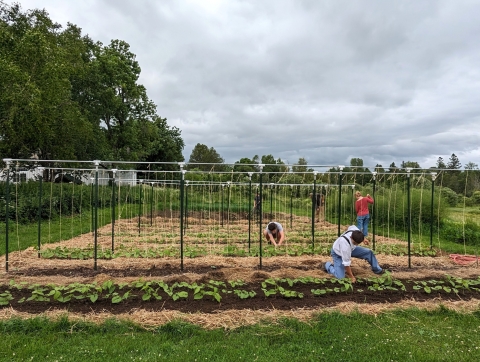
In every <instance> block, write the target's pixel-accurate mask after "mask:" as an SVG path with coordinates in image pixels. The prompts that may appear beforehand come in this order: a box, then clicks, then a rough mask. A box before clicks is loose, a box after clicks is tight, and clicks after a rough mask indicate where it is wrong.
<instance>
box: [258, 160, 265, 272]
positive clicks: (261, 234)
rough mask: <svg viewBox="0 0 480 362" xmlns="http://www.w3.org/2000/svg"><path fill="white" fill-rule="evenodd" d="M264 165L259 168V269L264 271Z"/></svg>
mask: <svg viewBox="0 0 480 362" xmlns="http://www.w3.org/2000/svg"><path fill="white" fill-rule="evenodd" d="M263 166H265V165H263V164H260V165H258V167H259V168H260V186H259V187H260V217H259V222H258V224H259V228H260V232H259V238H260V242H259V245H260V249H259V257H260V265H259V268H260V269H262V241H263V232H262V231H263V230H262V216H263V215H262V214H263V210H262V209H263V186H262V181H263V180H262V179H263V177H262V176H263V174H262V170H263Z"/></svg>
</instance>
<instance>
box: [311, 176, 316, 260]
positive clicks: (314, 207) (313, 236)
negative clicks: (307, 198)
mask: <svg viewBox="0 0 480 362" xmlns="http://www.w3.org/2000/svg"><path fill="white" fill-rule="evenodd" d="M316 209H317V171H313V193H312V253H313V251H314V250H315V212H316V211H317V210H316Z"/></svg>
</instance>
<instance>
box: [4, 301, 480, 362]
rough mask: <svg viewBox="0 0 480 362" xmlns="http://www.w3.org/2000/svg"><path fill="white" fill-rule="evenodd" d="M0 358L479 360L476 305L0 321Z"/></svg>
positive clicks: (479, 313) (479, 319)
mask: <svg viewBox="0 0 480 362" xmlns="http://www.w3.org/2000/svg"><path fill="white" fill-rule="evenodd" d="M0 331H1V335H2V338H1V339H0V360H1V361H92V362H93V361H328V362H332V361H382V362H384V361H402V362H403V361H456V362H458V361H479V360H480V310H477V311H476V312H474V313H465V314H459V313H457V312H454V311H451V310H448V309H446V308H444V307H439V308H438V309H437V310H435V311H421V310H417V309H408V310H397V311H394V312H388V313H381V314H378V315H365V314H360V313H353V314H349V315H343V314H340V313H321V314H318V315H317V316H316V317H315V318H314V319H313V320H311V321H310V322H308V323H305V322H301V321H298V320H295V319H282V320H280V321H276V322H273V321H259V323H258V324H256V325H253V326H246V327H240V328H236V329H232V330H225V329H215V330H207V329H203V328H201V327H199V326H196V325H192V324H188V323H185V322H180V321H173V322H170V323H168V324H166V325H163V326H160V327H157V328H153V329H149V330H147V329H144V328H142V327H140V326H137V325H134V324H132V323H129V322H121V321H118V320H113V319H112V320H109V321H107V322H104V323H103V324H100V325H95V324H90V323H86V322H78V321H69V320H68V319H67V318H66V317H64V318H61V319H59V320H56V321H49V320H47V319H45V318H42V317H37V318H34V319H29V320H20V319H10V320H4V321H1V322H0Z"/></svg>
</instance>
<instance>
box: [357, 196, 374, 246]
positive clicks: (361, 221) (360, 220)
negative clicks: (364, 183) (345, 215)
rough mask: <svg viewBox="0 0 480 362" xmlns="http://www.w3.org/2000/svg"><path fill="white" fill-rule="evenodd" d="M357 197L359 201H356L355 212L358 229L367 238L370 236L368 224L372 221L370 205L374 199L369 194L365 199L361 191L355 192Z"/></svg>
mask: <svg viewBox="0 0 480 362" xmlns="http://www.w3.org/2000/svg"><path fill="white" fill-rule="evenodd" d="M355 197H356V199H357V201H355V211H356V212H357V227H358V229H359V230H360V231H361V232H362V233H363V235H364V236H365V238H366V237H367V235H368V223H369V221H370V213H369V211H368V204H373V199H372V198H371V197H370V195H369V194H367V196H365V197H364V196H362V194H361V192H360V191H357V192H355ZM367 243H368V242H367ZM367 243H366V244H367ZM367 245H368V244H367Z"/></svg>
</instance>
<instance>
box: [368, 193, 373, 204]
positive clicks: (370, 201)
mask: <svg viewBox="0 0 480 362" xmlns="http://www.w3.org/2000/svg"><path fill="white" fill-rule="evenodd" d="M367 202H368V203H369V204H373V199H372V197H371V196H370V195H369V194H367Z"/></svg>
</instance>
